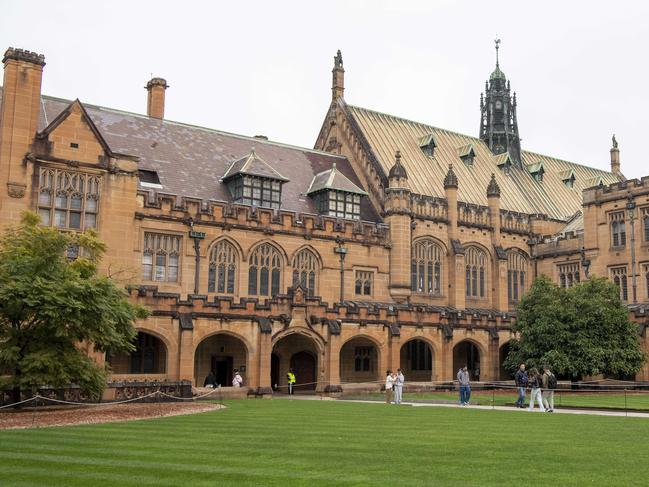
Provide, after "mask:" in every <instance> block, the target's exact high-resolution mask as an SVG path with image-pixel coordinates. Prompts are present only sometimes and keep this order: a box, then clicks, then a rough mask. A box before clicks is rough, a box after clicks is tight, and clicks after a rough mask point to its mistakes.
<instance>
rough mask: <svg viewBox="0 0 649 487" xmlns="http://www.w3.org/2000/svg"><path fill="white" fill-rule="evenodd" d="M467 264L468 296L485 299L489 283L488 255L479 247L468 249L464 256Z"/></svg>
mask: <svg viewBox="0 0 649 487" xmlns="http://www.w3.org/2000/svg"><path fill="white" fill-rule="evenodd" d="M464 263H465V264H466V296H467V297H468V298H484V297H485V293H486V291H485V289H486V281H487V267H486V266H487V255H486V254H485V252H484V251H483V250H481V249H479V248H477V247H468V248H467V249H466V253H465V254H464Z"/></svg>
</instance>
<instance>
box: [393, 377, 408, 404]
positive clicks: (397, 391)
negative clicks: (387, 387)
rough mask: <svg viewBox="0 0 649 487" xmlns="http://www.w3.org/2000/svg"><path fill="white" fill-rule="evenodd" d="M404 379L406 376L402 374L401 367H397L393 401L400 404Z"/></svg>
mask: <svg viewBox="0 0 649 487" xmlns="http://www.w3.org/2000/svg"><path fill="white" fill-rule="evenodd" d="M405 381H406V378H405V377H404V376H403V372H401V369H397V378H396V381H395V384H394V403H395V404H401V398H402V396H403V383H404V382H405Z"/></svg>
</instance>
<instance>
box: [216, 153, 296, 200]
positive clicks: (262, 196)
mask: <svg viewBox="0 0 649 487" xmlns="http://www.w3.org/2000/svg"><path fill="white" fill-rule="evenodd" d="M221 181H222V182H224V183H226V184H227V185H228V190H229V191H230V194H231V195H232V201H233V202H234V203H240V204H243V205H252V206H263V207H266V208H279V207H280V206H281V204H282V184H284V183H285V182H287V181H288V179H287V178H285V177H284V176H282V175H281V174H280V173H279V172H277V171H276V170H275V169H274V168H273V167H271V166H270V165H269V164H268V163H267V162H266V161H264V160H263V159H262V158H260V157H259V156H258V155H257V154H256V153H255V150H254V149H253V150H252V151H251V152H250V154H248V155H247V156H245V157H242V158H241V159H237V160H236V161H234V162H233V163H232V164H231V165H230V167H229V168H228V170H227V171H226V172H225V175H224V176H223V177H222V178H221Z"/></svg>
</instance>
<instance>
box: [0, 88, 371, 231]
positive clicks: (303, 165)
mask: <svg viewBox="0 0 649 487" xmlns="http://www.w3.org/2000/svg"><path fill="white" fill-rule="evenodd" d="M1 95H2V88H1V87H0V100H1V99H2V97H1ZM70 103H71V101H70V100H63V99H60V98H53V97H49V96H43V97H42V103H41V107H42V108H41V116H40V122H39V130H43V129H44V128H45V127H46V126H47V125H49V124H50V123H51V122H52V121H53V120H54V119H55V118H56V117H57V116H58V115H59V114H60V113H61V112H62V111H63V110H65V109H66V107H67V106H68V105H69V104H70ZM84 107H85V109H86V111H87V113H88V116H89V117H90V118H91V119H92V121H93V122H94V124H95V126H96V127H97V129H98V130H99V131H100V132H101V135H102V136H103V138H104V139H105V141H106V142H107V143H108V145H109V146H110V148H111V149H112V151H113V152H116V153H120V154H130V155H133V156H137V157H138V158H139V160H140V162H139V168H140V169H142V170H148V171H155V172H156V173H157V175H158V177H159V179H160V183H161V185H162V188H161V189H158V191H160V192H161V193H165V194H173V195H177V196H180V197H190V198H196V199H201V200H205V201H208V200H213V201H231V200H232V198H231V196H230V193H229V191H228V189H227V187H226V185H225V184H223V183H222V182H221V181H220V180H221V178H222V177H223V175H224V174H225V172H226V170H227V169H228V168H229V167H230V166H231V164H232V162H233V161H235V160H237V159H239V158H241V157H242V156H243V155H245V154H249V153H250V152H251V149H252V148H253V147H254V148H255V151H256V153H257V155H258V156H259V157H260V158H262V159H263V160H264V161H265V162H266V163H267V164H268V165H269V166H270V167H271V168H272V169H273V170H274V171H276V172H277V173H279V174H284V175H287V176H289V177H290V181H289V182H287V183H286V184H284V185H283V188H282V209H286V210H290V211H295V212H298V213H312V214H317V213H318V212H317V209H316V207H315V204H314V202H313V200H312V199H311V198H309V197H308V196H306V194H305V193H306V190H307V189H308V187H309V184H310V182H311V180H312V179H313V176H314V175H316V174H318V173H321V172H322V171H325V170H327V169H329V168H331V166H332V165H333V164H334V163H336V167H337V169H338V170H339V171H340V172H341V173H342V174H344V175H345V176H346V177H347V178H348V179H349V180H350V181H352V182H353V183H354V184H355V185H357V186H358V187H361V188H362V186H361V183H360V181H359V179H358V177H357V176H356V174H355V173H354V170H353V169H352V167H351V165H350V163H349V161H348V160H347V159H346V158H345V157H342V156H337V155H334V154H329V153H326V152H321V151H316V150H312V149H306V148H302V147H295V146H291V145H287V144H281V143H277V142H272V141H267V140H263V139H259V138H255V137H247V136H244V135H237V134H231V133H227V132H222V131H219V130H213V129H208V128H204V127H196V126H193V125H188V124H183V123H178V122H173V121H169V120H159V119H155V118H149V117H147V116H145V115H140V114H135V113H129V112H123V111H119V110H113V109H110V108H105V107H100V106H94V105H89V104H84ZM140 189H142V190H149V188H147V187H145V186H142V185H140ZM361 219H362V220H366V221H380V217H379V216H378V214H377V212H376V210H375V209H374V208H373V206H372V204H371V203H370V201H369V198H362V199H361Z"/></svg>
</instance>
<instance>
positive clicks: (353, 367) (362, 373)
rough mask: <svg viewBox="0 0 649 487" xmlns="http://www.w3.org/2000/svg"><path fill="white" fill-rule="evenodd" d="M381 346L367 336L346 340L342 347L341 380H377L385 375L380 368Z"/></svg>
mask: <svg viewBox="0 0 649 487" xmlns="http://www.w3.org/2000/svg"><path fill="white" fill-rule="evenodd" d="M379 364H380V361H379V347H378V346H377V345H376V343H374V342H373V341H372V340H370V339H369V338H366V337H356V338H352V339H351V340H348V341H347V342H345V344H344V345H343V346H342V347H341V349H340V380H341V381H342V382H343V383H344V382H375V381H380V380H381V378H382V377H383V371H381V370H379Z"/></svg>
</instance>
